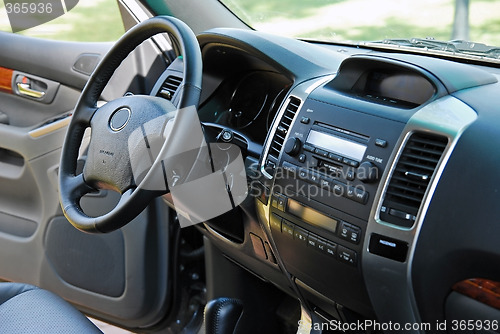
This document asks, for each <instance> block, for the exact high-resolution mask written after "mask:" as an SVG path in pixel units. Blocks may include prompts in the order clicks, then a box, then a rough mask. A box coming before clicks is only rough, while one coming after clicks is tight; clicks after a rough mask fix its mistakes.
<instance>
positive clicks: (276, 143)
mask: <svg viewBox="0 0 500 334" xmlns="http://www.w3.org/2000/svg"><path fill="white" fill-rule="evenodd" d="M199 42H200V46H201V49H202V53H203V64H204V72H203V95H202V98H201V104H200V109H199V116H200V120H201V121H202V124H203V126H204V130H205V132H206V134H207V136H208V137H209V138H210V139H211V140H212V141H224V142H230V143H234V144H236V145H238V146H240V148H241V150H242V152H243V153H244V156H245V159H246V160H245V164H246V167H247V179H248V185H249V194H250V195H251V196H249V197H248V198H247V200H246V201H245V202H244V203H243V204H242V205H241V206H240V207H239V208H237V209H236V210H234V212H231V213H229V215H230V216H228V215H225V216H224V217H222V218H218V219H213V220H212V221H208V222H206V223H205V224H203V226H201V227H199V229H200V230H201V231H202V232H203V234H204V235H205V236H206V237H207V238H208V239H210V240H211V241H212V242H213V243H214V244H215V245H216V247H218V248H219V249H220V250H221V251H222V252H223V253H224V255H225V256H226V257H227V258H229V259H231V260H232V261H234V262H236V263H238V264H239V265H240V266H241V267H244V268H246V269H247V270H248V271H250V272H252V273H254V274H255V275H256V276H258V277H261V278H263V279H264V280H267V281H270V282H272V283H273V284H274V285H276V286H278V287H279V288H281V289H282V290H283V291H287V293H292V294H294V296H295V297H297V298H298V299H300V301H301V303H302V304H305V305H308V306H309V309H312V310H314V312H315V313H316V314H317V315H318V316H320V317H321V318H322V319H324V320H325V321H328V320H329V319H341V320H343V321H348V320H349V319H350V320H349V321H355V320H359V319H377V321H380V322H386V323H389V322H393V323H394V322H397V323H401V324H402V323H423V322H426V323H436V322H437V321H444V320H446V319H471V318H472V319H483V320H484V319H499V315H500V310H499V307H498V295H495V293H492V294H489V293H486V295H488V296H489V297H488V296H487V297H484V294H482V296H483V297H484V298H480V299H478V298H476V297H474V293H472V294H471V293H466V292H464V291H465V290H467V288H464V287H469V288H471V287H473V286H476V292H477V289H481V291H482V292H485V291H486V292H488V291H490V292H491V291H493V290H495V289H496V287H498V283H497V282H498V281H500V248H499V247H498V237H497V236H498V232H499V229H498V224H497V217H498V216H499V214H500V210H499V209H498V203H499V200H500V192H499V191H498V189H499V187H500V176H499V175H498V173H497V172H496V168H495V167H496V166H498V164H499V163H500V156H499V155H498V154H497V153H496V152H497V149H496V148H497V147H498V145H500V135H499V132H498V129H499V128H500V127H499V126H500V117H499V116H498V115H499V112H500V110H499V109H500V103H498V102H499V101H498V99H499V94H498V93H497V92H498V89H500V84H499V83H498V77H499V74H500V72H499V70H498V69H497V68H494V67H486V66H484V65H480V64H472V63H471V64H465V63H459V62H455V61H452V60H445V59H439V58H433V57H430V56H423V55H418V54H402V53H394V52H393V53H387V52H382V51H376V50H369V49H362V48H353V47H347V46H334V45H321V44H313V43H308V42H303V41H298V40H291V39H287V38H283V37H276V36H271V35H267V34H264V33H258V32H253V31H244V30H231V29H215V30H212V31H208V32H206V33H203V34H201V35H200V36H199ZM228 221H230V223H228ZM283 273H285V275H283ZM479 281H481V282H483V281H485V282H487V284H488V285H489V286H493V287H495V288H488V289H487V288H485V285H484V284H479V283H477V282H479ZM476 283H477V284H476ZM478 286H479V287H478ZM495 296H496V297H495ZM495 298H496V301H495ZM346 319H347V320H346Z"/></svg>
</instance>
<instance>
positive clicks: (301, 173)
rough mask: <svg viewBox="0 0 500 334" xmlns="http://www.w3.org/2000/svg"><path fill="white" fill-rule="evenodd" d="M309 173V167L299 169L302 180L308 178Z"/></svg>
mask: <svg viewBox="0 0 500 334" xmlns="http://www.w3.org/2000/svg"><path fill="white" fill-rule="evenodd" d="M308 174H309V171H308V170H307V169H303V168H300V169H299V177H300V178H301V179H302V180H307V176H308Z"/></svg>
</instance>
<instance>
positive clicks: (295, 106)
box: [265, 97, 300, 176]
mask: <svg viewBox="0 0 500 334" xmlns="http://www.w3.org/2000/svg"><path fill="white" fill-rule="evenodd" d="M299 107H300V100H299V99H298V98H296V97H290V99H289V100H288V102H287V106H286V109H285V112H284V113H283V116H282V117H281V119H280V120H279V123H278V126H277V127H276V132H275V133H274V136H273V139H272V141H271V145H270V146H269V151H268V154H267V158H266V163H265V169H266V172H267V173H268V174H269V175H271V176H272V175H274V170H275V169H276V165H277V164H278V158H279V156H280V152H281V149H282V147H283V144H284V142H285V138H286V135H287V133H288V130H290V126H291V125H292V122H293V119H294V117H295V114H296V113H297V111H298V110H299ZM277 121H278V120H277Z"/></svg>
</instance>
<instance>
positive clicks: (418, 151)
mask: <svg viewBox="0 0 500 334" xmlns="http://www.w3.org/2000/svg"><path fill="white" fill-rule="evenodd" d="M447 143H448V139H447V138H446V137H442V136H436V135H430V134H424V133H414V134H412V135H411V137H410V138H409V140H408V142H407V143H406V146H405V148H404V150H403V152H402V154H401V156H400V158H399V160H398V163H397V165H396V168H395V170H394V173H393V175H392V177H391V180H390V181H389V186H388V188H387V191H386V194H385V198H384V203H383V205H382V208H381V210H380V218H381V219H382V220H384V221H386V222H388V223H392V224H395V225H398V226H402V227H411V226H413V224H414V222H415V219H416V216H417V213H418V210H419V209H420V205H421V204H422V200H423V198H424V195H425V192H426V191H427V187H428V186H429V182H430V181H431V179H432V176H433V175H434V172H435V170H436V167H437V165H438V163H439V160H440V159H441V156H442V155H443V152H444V149H445V148H446V145H447Z"/></svg>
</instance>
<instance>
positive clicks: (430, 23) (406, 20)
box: [222, 0, 500, 58]
mask: <svg viewBox="0 0 500 334" xmlns="http://www.w3.org/2000/svg"><path fill="white" fill-rule="evenodd" d="M222 2H223V3H224V4H225V5H226V6H227V7H228V8H229V9H231V10H232V11H233V12H234V13H235V14H236V15H237V16H239V17H240V18H241V19H242V20H243V21H244V22H246V23H247V24H248V25H249V26H251V27H252V28H254V29H256V30H261V31H267V32H271V33H275V34H281V35H286V36H289V37H296V38H303V39H313V40H319V41H335V42H347V43H354V44H359V43H360V42H372V41H377V42H383V43H385V44H398V43H400V41H401V40H404V41H401V42H403V45H406V46H414V47H419V46H420V47H422V48H430V49H432V48H433V45H432V44H431V45H428V44H426V43H425V44H426V45H420V44H419V43H413V42H414V40H412V39H413V38H419V39H425V40H439V41H450V40H462V41H474V42H476V43H483V44H486V45H490V46H491V45H492V46H500V15H499V13H500V1H494V0H470V1H469V0H420V1H415V0H286V1H284V0H222ZM412 44H415V45H412ZM417 44H418V45H417ZM467 48H476V49H477V47H475V46H474V45H472V46H471V44H467ZM440 49H443V48H442V47H440ZM452 49H456V48H452ZM458 49H460V48H458ZM491 49H492V48H489V50H490V51H491ZM447 51H456V50H447ZM497 55H498V50H496V52H495V57H494V58H497Z"/></svg>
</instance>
